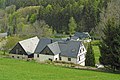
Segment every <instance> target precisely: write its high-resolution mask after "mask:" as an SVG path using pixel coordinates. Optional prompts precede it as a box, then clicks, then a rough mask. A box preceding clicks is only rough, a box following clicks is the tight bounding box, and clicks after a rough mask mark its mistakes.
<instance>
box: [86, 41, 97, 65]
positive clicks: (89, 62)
mask: <svg viewBox="0 0 120 80" xmlns="http://www.w3.org/2000/svg"><path fill="white" fill-rule="evenodd" d="M85 66H95V57H94V52H93V49H92V46H91V43H88V48H87V53H86V59H85Z"/></svg>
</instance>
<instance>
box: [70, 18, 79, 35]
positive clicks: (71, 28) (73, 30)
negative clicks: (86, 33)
mask: <svg viewBox="0 0 120 80" xmlns="http://www.w3.org/2000/svg"><path fill="white" fill-rule="evenodd" d="M68 26H69V34H70V35H72V34H73V33H75V29H76V28H77V24H76V22H75V19H74V18H73V17H71V18H70V20H69V24H68Z"/></svg>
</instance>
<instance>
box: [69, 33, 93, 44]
mask: <svg viewBox="0 0 120 80" xmlns="http://www.w3.org/2000/svg"><path fill="white" fill-rule="evenodd" d="M70 39H71V40H77V41H83V42H91V36H90V35H89V33H88V32H76V33H75V34H74V36H72V37H71V38H70Z"/></svg>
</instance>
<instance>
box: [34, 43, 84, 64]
mask: <svg viewBox="0 0 120 80" xmlns="http://www.w3.org/2000/svg"><path fill="white" fill-rule="evenodd" d="M39 46H41V45H38V47H39ZM38 50H39V48H37V49H36V51H35V54H34V59H35V60H37V61H46V60H51V61H65V62H72V63H75V64H80V65H83V66H84V65H85V54H86V49H85V47H84V45H83V44H82V42H80V41H57V42H53V43H50V44H47V45H46V46H45V47H44V49H43V50H39V51H38Z"/></svg>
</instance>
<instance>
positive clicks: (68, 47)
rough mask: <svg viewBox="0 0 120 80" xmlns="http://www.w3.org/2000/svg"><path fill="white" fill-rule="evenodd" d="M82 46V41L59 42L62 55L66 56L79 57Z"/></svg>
mask: <svg viewBox="0 0 120 80" xmlns="http://www.w3.org/2000/svg"><path fill="white" fill-rule="evenodd" d="M80 46H82V43H81V42H80V41H66V42H59V48H60V51H61V54H60V55H61V56H65V57H77V54H78V51H79V49H80Z"/></svg>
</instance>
